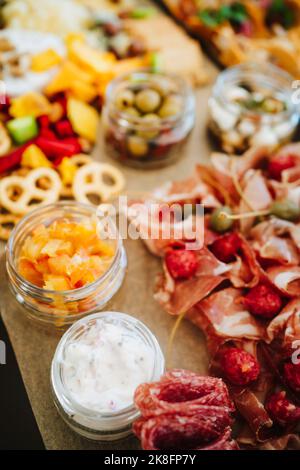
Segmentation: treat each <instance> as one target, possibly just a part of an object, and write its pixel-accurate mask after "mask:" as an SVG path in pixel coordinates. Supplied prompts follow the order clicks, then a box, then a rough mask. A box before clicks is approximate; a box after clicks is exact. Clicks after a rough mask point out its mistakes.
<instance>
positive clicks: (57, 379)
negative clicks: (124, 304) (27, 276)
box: [50, 311, 165, 426]
mask: <svg viewBox="0 0 300 470" xmlns="http://www.w3.org/2000/svg"><path fill="white" fill-rule="evenodd" d="M104 318H106V319H112V320H118V321H123V322H125V323H126V324H128V325H129V326H131V327H133V328H134V330H135V331H136V333H137V334H138V335H139V337H140V338H142V339H143V340H144V339H146V340H147V343H148V344H149V345H150V347H151V348H152V350H153V352H154V363H153V370H152V377H151V380H159V378H160V377H159V376H157V368H159V374H160V375H162V374H163V372H164V365H165V363H164V356H163V353H162V350H161V348H160V345H159V343H158V341H157V339H156V337H155V336H154V334H153V333H152V332H151V331H150V329H149V328H148V327H147V326H146V325H145V324H144V323H143V322H141V321H140V320H138V319H137V318H135V317H133V316H131V315H128V314H126V313H122V312H116V311H104V312H96V313H93V314H91V315H87V316H85V317H84V318H82V319H80V320H78V321H77V322H75V323H74V324H73V325H72V326H71V327H70V328H69V329H68V330H67V331H66V332H65V333H64V335H63V336H62V338H61V339H60V341H59V343H58V345H57V347H56V350H55V353H54V356H53V359H52V363H51V372H50V379H51V386H52V391H53V393H54V397H55V399H56V401H57V402H58V404H59V406H60V407H61V408H62V410H63V411H64V412H65V413H66V414H67V415H70V414H71V415H72V414H78V415H79V416H81V417H83V418H86V419H89V420H91V421H92V422H103V424H104V423H105V422H107V421H110V420H112V421H113V422H119V420H121V421H122V419H123V420H134V419H136V418H137V417H138V415H139V411H138V410H137V409H136V407H135V406H134V403H132V404H131V405H129V406H128V407H126V408H123V409H121V410H119V411H115V412H99V411H95V410H90V409H89V408H86V407H84V406H82V405H81V404H79V403H78V402H76V401H75V400H74V399H73V397H72V395H71V394H70V393H69V392H68V390H66V388H65V387H64V384H63V382H62V380H61V375H60V372H61V366H60V363H59V358H60V357H61V355H62V354H63V352H64V349H65V347H66V345H67V344H68V342H69V341H70V340H71V339H72V337H73V336H75V335H76V333H77V332H79V331H80V329H81V328H82V327H83V326H85V325H87V324H88V323H89V322H90V321H93V320H98V319H104ZM121 425H122V423H120V426H121Z"/></svg>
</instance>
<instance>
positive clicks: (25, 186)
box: [0, 168, 62, 215]
mask: <svg viewBox="0 0 300 470" xmlns="http://www.w3.org/2000/svg"><path fill="white" fill-rule="evenodd" d="M43 178H47V179H48V180H49V181H50V185H51V186H50V188H45V189H42V188H39V187H38V182H39V180H41V179H43ZM61 184H62V183H61V180H60V177H59V175H58V174H57V173H56V171H55V170H53V169H52V168H36V169H35V170H32V171H30V172H29V173H28V175H27V176H25V177H22V176H7V177H5V178H3V179H2V180H1V181H0V204H1V205H2V206H3V207H4V208H5V209H6V210H8V211H9V212H11V213H12V214H20V215H24V214H27V213H28V212H30V211H31V210H32V209H34V208H36V207H39V206H40V205H45V204H51V203H53V202H56V201H57V200H58V199H59V193H60V189H61ZM14 188H16V189H18V190H20V191H21V195H20V196H19V197H18V199H17V200H14V198H13V193H14ZM35 199H36V200H38V201H41V202H38V203H35V204H30V202H31V201H32V200H35Z"/></svg>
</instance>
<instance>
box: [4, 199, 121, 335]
mask: <svg viewBox="0 0 300 470" xmlns="http://www.w3.org/2000/svg"><path fill="white" fill-rule="evenodd" d="M95 214H96V208H95V206H92V205H86V204H80V203H78V202H69V201H63V202H58V203H56V204H51V205H48V206H44V207H42V208H39V209H36V210H34V211H32V212H31V213H30V214H29V215H27V216H26V217H24V218H22V219H21V221H20V222H19V223H18V224H17V225H16V227H15V229H14V230H13V232H12V234H11V236H10V238H9V240H8V243H7V246H6V270H7V275H8V280H9V287H10V289H11V291H12V293H13V296H14V297H15V298H16V300H17V301H18V303H19V304H20V305H21V306H22V311H23V312H24V313H26V314H27V316H28V317H29V318H30V319H32V320H35V321H36V322H39V324H43V325H48V326H51V327H55V328H57V329H65V328H66V327H68V326H69V325H71V324H72V323H74V321H76V320H78V319H80V318H81V317H83V316H85V315H87V314H89V313H91V312H94V311H96V310H100V309H102V308H104V307H105V305H106V304H107V302H108V301H109V300H110V299H111V298H112V297H113V296H114V294H115V293H116V292H117V291H118V289H119V288H120V286H121V284H122V282H123V279H124V275H125V271H126V266H127V258H126V253H125V250H124V247H123V243H122V240H121V238H120V237H119V236H118V233H117V230H116V228H115V225H114V228H115V232H114V233H115V237H114V238H115V239H114V240H113V243H114V244H115V255H114V257H113V260H112V262H111V264H110V266H109V268H108V269H107V271H105V273H104V274H103V275H102V276H101V277H99V278H98V279H97V280H96V281H95V282H93V283H90V284H86V285H84V286H83V287H80V288H78V289H74V290H65V291H53V290H47V289H43V288H41V287H38V286H36V285H34V284H32V283H30V282H29V281H27V280H26V279H24V277H23V276H21V275H20V274H19V272H18V268H17V260H18V259H19V255H20V250H21V248H22V246H23V243H24V241H25V240H26V239H27V237H28V236H30V235H31V234H32V231H33V230H34V229H35V228H36V227H37V226H39V225H41V224H44V225H50V224H51V223H52V222H54V221H55V220H57V219H61V218H66V219H68V220H70V221H72V222H80V220H83V219H84V218H87V217H88V218H90V217H93V216H95ZM109 223H110V224H114V222H113V221H112V220H109Z"/></svg>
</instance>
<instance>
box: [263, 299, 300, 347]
mask: <svg viewBox="0 0 300 470" xmlns="http://www.w3.org/2000/svg"><path fill="white" fill-rule="evenodd" d="M267 336H268V341H269V342H270V343H271V342H272V341H274V340H275V339H278V338H280V340H281V347H282V348H283V349H285V350H287V351H292V350H293V349H294V348H293V344H294V342H295V341H299V342H300V299H299V298H297V299H293V300H291V301H290V302H289V303H288V304H287V305H286V306H285V307H284V309H283V310H282V311H281V313H280V314H279V315H277V317H275V318H274V319H273V320H272V321H271V323H270V324H269V326H268V328H267ZM298 346H299V345H298Z"/></svg>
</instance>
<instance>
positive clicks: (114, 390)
mask: <svg viewBox="0 0 300 470" xmlns="http://www.w3.org/2000/svg"><path fill="white" fill-rule="evenodd" d="M153 367H154V352H153V351H152V349H151V348H150V347H149V346H148V345H147V344H145V343H144V342H143V340H142V339H141V338H139V337H138V336H137V335H136V334H135V333H134V332H132V331H130V330H129V329H127V328H126V326H125V325H124V324H122V323H121V322H120V323H116V322H115V323H109V322H105V321H102V320H101V319H97V320H96V321H95V322H94V323H93V324H92V325H90V326H89V327H88V328H87V329H86V330H85V331H84V332H83V334H81V335H80V336H79V337H78V338H77V339H73V340H72V342H70V343H68V344H67V345H66V347H65V351H64V357H63V360H62V375H63V382H64V386H65V389H66V391H68V392H69V393H70V395H71V396H72V398H73V399H74V401H75V402H77V403H78V404H79V405H81V406H83V407H85V408H87V409H89V410H93V411H96V412H113V411H120V410H122V409H124V408H126V407H128V406H129V405H132V404H133V395H134V392H135V389H136V387H137V386H138V385H139V384H141V383H143V382H147V381H149V380H150V379H151V377H152V373H153Z"/></svg>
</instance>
